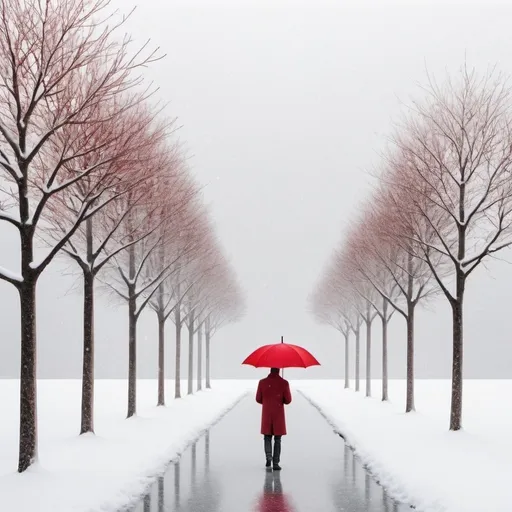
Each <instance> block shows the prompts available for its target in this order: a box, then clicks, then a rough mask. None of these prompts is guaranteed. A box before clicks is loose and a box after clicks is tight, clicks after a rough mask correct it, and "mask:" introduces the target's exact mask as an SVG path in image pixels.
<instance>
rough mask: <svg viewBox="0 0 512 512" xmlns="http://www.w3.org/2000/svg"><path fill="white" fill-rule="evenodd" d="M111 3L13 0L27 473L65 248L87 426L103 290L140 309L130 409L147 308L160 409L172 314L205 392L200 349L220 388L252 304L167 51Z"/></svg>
mask: <svg viewBox="0 0 512 512" xmlns="http://www.w3.org/2000/svg"><path fill="white" fill-rule="evenodd" d="M109 4H110V1H109V0H60V1H58V2H50V1H49V0H45V1H40V0H0V169H1V170H2V173H1V174H0V221H2V222H3V223H7V224H9V225H10V227H11V228H12V229H14V230H15V231H16V233H17V235H18V236H19V265H18V268H17V269H16V270H9V269H6V268H2V267H0V279H1V280H3V281H6V282H8V283H10V284H11V285H12V286H14V287H15V288H16V290H17V291H18V293H19V297H20V322H21V370H20V380H21V382H20V439H19V441H20V445H19V464H18V470H19V471H20V472H22V471H25V470H26V469H27V468H28V467H29V466H30V465H31V464H32V463H33V461H34V460H35V457H36V454H37V416H36V387H37V381H36V366H37V365H36V348H37V337H36V287H37V283H38V280H39V277H40V276H41V274H42V273H43V271H44V270H45V269H46V268H47V267H48V265H49V264H50V263H51V262H52V261H53V260H54V259H55V258H56V257H57V256H58V255H63V256H65V257H68V258H70V259H71V260H73V261H74V262H75V263H76V268H77V270H79V271H80V272H81V275H82V278H83V279H82V282H83V299H84V302H83V375H82V409H81V411H82V413H81V426H80V432H81V433H87V432H93V431H94V414H93V411H94V348H95V346H94V345H95V344H94V333H95V326H94V301H95V298H96V291H97V290H98V289H100V288H103V289H108V290H110V291H111V292H112V293H113V294H114V295H115V296H116V297H118V298H119V299H120V300H122V301H124V302H125V303H126V305H127V310H128V317H127V322H128V326H129V329H128V331H129V336H128V340H127V349H128V354H129V362H128V368H127V376H128V394H127V416H128V417H130V416H132V415H134V414H135V413H136V396H137V359H136V353H137V351H136V348H137V322H138V320H139V318H140V315H141V313H142V312H143V311H144V310H145V309H146V308H148V307H149V308H151V309H152V310H153V311H154V312H155V318H156V320H157V321H158V333H159V337H158V390H157V396H155V398H156V399H157V400H156V402H157V404H158V405H165V396H164V377H165V375H164V361H165V346H166V342H165V338H164V333H165V329H164V328H165V325H166V323H167V322H168V321H169V319H170V320H171V321H172V322H173V323H174V324H175V328H176V343H175V350H176V374H175V378H176V390H175V396H176V398H179V397H181V388H180V378H181V365H180V363H181V339H182V338H181V334H182V327H183V326H184V325H185V326H186V327H187V329H188V343H189V361H188V389H187V392H188V393H193V392H194V355H195V350H196V349H197V358H196V359H197V389H201V388H202V385H203V384H202V383H203V376H202V374H201V369H202V367H203V366H202V362H203V357H205V359H206V376H205V377H206V381H205V385H206V387H207V388H208V387H210V340H211V337H212V336H213V334H214V333H215V332H216V331H217V330H218V329H219V328H220V327H221V326H223V325H224V324H225V323H226V322H230V321H233V320H236V319H238V318H239V316H240V315H241V313H242V312H243V298H242V294H241V291H240V288H239V286H238V283H237V280H236V277H235V276H234V273H233V270H232V268H231V266H230V264H229V262H228V260H227V259H226V257H225V256H224V255H223V252H222V249H221V247H220V245H219V241H218V240H217V238H216V235H215V233H214V229H213V226H212V221H211V218H210V216H209V214H208V212H207V209H206V208H205V206H204V205H203V203H202V199H201V193H200V187H199V185H198V184H197V183H196V182H195V180H194V179H193V177H192V176H191V173H190V172H189V170H188V168H187V165H186V157H185V155H184V152H183V150H182V149H181V147H180V145H179V144H178V143H177V142H176V141H175V140H174V139H173V134H174V132H175V130H176V129H177V127H176V123H175V120H173V119H168V118H165V117H164V115H163V112H162V111H163V109H162V107H161V106H159V104H158V103H157V102H156V101H154V93H155V89H154V88H153V87H152V85H151V84H148V83H147V81H146V80H145V79H144V75H143V71H144V68H145V67H147V66H149V65H151V64H153V63H155V62H156V61H159V60H160V59H161V57H162V55H161V54H160V51H159V50H158V49H155V50H152V49H151V48H150V45H149V43H146V44H144V45H143V46H141V47H137V46H136V45H135V44H134V43H133V42H132V40H131V38H130V36H129V35H124V36H123V34H121V33H120V32H121V31H122V30H123V25H124V23H125V21H126V18H125V17H121V16H119V15H118V14H117V13H115V12H114V13H112V12H110V5H109ZM0 243H1V242H0ZM36 253H37V255H38V257H37V258H36ZM95 284H98V285H100V286H99V287H98V286H95ZM58 314H59V313H58V311H56V315H58ZM195 340H197V341H195ZM203 344H204V349H205V353H204V354H203Z"/></svg>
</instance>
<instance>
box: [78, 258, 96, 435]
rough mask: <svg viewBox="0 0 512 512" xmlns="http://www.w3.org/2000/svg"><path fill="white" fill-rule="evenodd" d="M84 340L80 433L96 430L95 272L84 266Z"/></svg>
mask: <svg viewBox="0 0 512 512" xmlns="http://www.w3.org/2000/svg"><path fill="white" fill-rule="evenodd" d="M83 275H84V325H83V329H84V340H83V345H84V347H83V364H82V418H81V425H80V434H87V433H88V432H94V274H93V272H91V270H90V269H88V268H85V267H84V268H83Z"/></svg>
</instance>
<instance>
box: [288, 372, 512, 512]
mask: <svg viewBox="0 0 512 512" xmlns="http://www.w3.org/2000/svg"><path fill="white" fill-rule="evenodd" d="M292 384H293V386H294V387H295V389H299V390H300V391H302V392H303V393H304V394H305V395H306V397H307V398H309V399H310V400H311V401H312V402H313V403H314V404H315V405H316V406H317V407H319V409H320V410H321V411H322V412H323V413H324V414H325V416H326V417H328V418H329V420H330V421H331V423H332V424H333V425H334V426H335V428H336V429H337V430H338V431H340V432H341V433H342V434H343V435H344V436H345V438H346V439H347V442H348V443H349V444H350V445H351V446H352V447H353V448H354V449H355V451H356V453H357V454H358V456H359V457H360V458H361V459H362V461H363V463H364V464H365V465H366V466H367V467H368V468H369V470H370V471H371V472H372V473H373V474H374V475H376V477H377V478H378V479H379V481H380V482H381V483H382V484H383V485H384V486H385V487H386V488H387V489H388V491H389V492H390V494H391V495H393V496H394V497H396V498H398V499H400V500H401V501H403V502H406V503H409V504H411V505H414V506H416V507H417V509H418V510H420V511H428V512H431V511H436V512H439V511H443V512H483V511H486V512H510V511H511V510H512V485H511V482H512V407H511V399H512V398H511V397H512V381H498V380H495V381H482V380H478V381H477V380H474V381H466V382H465V383H464V418H463V425H464V430H463V431H460V432H448V424H449V404H450V382H449V381H446V380H426V381H421V380H419V381H417V382H416V409H417V411H418V412H416V413H412V414H407V415H406V414H405V413H404V407H405V381H391V382H390V386H389V393H390V399H391V401H392V402H391V403H390V404H385V403H382V402H381V401H380V400H379V399H378V398H372V399H366V398H364V382H361V384H362V389H363V392H359V393H355V392H354V391H344V390H343V382H342V381H309V382H308V381H297V382H293V383H292ZM351 385H352V388H353V383H351ZM372 391H373V395H374V396H375V397H378V396H379V394H380V382H379V381H374V382H373V383H372Z"/></svg>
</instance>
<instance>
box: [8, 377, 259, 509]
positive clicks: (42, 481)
mask: <svg viewBox="0 0 512 512" xmlns="http://www.w3.org/2000/svg"><path fill="white" fill-rule="evenodd" d="M137 386H138V416H137V417H135V418H132V419H130V420H126V419H125V416H126V395H127V384H126V382H125V381H109V380H105V381H97V382H96V396H97V399H96V417H95V420H96V421H95V430H96V436H92V435H91V436H90V435H87V436H78V435H77V434H78V432H79V427H80V382H79V381H76V380H43V381H40V382H39V388H38V393H39V394H38V413H39V463H38V464H37V465H35V466H34V467H33V468H32V469H30V470H29V471H27V472H25V473H24V474H22V475H19V474H17V473H16V467H17V449H18V427H19V425H18V421H17V416H18V410H19V409H18V407H19V406H18V393H19V389H18V387H19V384H18V382H17V381H14V380H0V401H1V404H2V405H1V410H2V416H1V419H0V496H1V505H0V508H1V509H2V510H11V511H16V512H90V511H93V510H96V511H97V510H115V509H116V508H118V507H121V506H123V505H126V504H128V503H129V502H130V501H132V500H133V499H135V498H136V497H137V496H138V495H139V494H141V493H142V492H143V491H144V489H145V488H146V486H147V485H148V484H149V483H150V481H151V477H152V476H155V474H157V473H158V472H160V471H162V470H163V469H164V466H165V465H166V464H167V463H168V462H169V461H170V460H172V459H173V458H176V456H177V455H179V454H180V453H181V452H182V451H183V450H184V448H185V447H186V446H187V445H188V444H189V443H190V442H191V441H193V440H194V439H195V438H196V437H197V436H198V435H199V434H200V433H201V431H203V430H204V429H205V428H206V427H208V426H209V425H211V424H212V423H213V422H215V421H216V420H217V419H218V418H219V417H220V416H222V415H223V413H225V412H226V411H227V410H229V409H230V408H231V407H232V406H233V405H234V404H235V403H236V402H237V401H238V400H239V399H240V398H241V397H242V396H243V395H245V393H246V392H247V390H248V389H250V388H251V387H253V383H251V382H247V381H215V382H213V383H212V386H213V389H212V390H209V391H202V392H200V393H197V394H196V395H193V396H186V397H185V398H183V399H181V400H173V399H172V397H173V390H174V382H173V381H167V382H166V393H167V397H168V399H167V403H168V406H167V407H165V408H164V407H158V408H157V407H155V406H154V404H155V403H156V397H157V387H156V381H150V380H146V381H144V380H142V381H138V383H137ZM182 389H184V390H185V393H186V384H185V383H184V387H183V388H182Z"/></svg>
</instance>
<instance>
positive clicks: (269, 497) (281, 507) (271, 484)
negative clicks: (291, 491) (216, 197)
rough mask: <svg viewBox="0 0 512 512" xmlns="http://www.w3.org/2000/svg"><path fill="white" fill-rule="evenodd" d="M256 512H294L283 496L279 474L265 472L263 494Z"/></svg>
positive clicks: (288, 501)
mask: <svg viewBox="0 0 512 512" xmlns="http://www.w3.org/2000/svg"><path fill="white" fill-rule="evenodd" d="M258 512H294V508H293V506H292V504H291V503H290V500H288V498H287V497H286V496H285V495H284V494H283V488H282V485H281V480H280V478H279V472H277V473H272V472H271V471H267V473H266V475H265V485H264V487H263V494H262V496H261V497H260V499H259V502H258Z"/></svg>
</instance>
